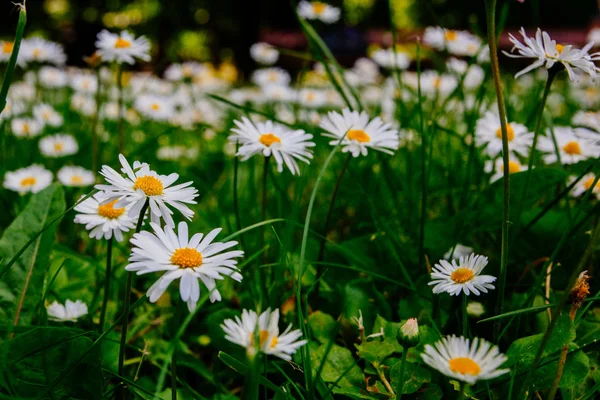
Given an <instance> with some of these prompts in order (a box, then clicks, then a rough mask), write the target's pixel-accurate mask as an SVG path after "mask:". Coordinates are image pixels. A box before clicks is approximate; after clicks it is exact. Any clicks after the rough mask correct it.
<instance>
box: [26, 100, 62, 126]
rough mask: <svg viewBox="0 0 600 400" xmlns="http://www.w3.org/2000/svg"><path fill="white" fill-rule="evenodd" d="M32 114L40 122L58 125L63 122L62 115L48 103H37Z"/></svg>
mask: <svg viewBox="0 0 600 400" xmlns="http://www.w3.org/2000/svg"><path fill="white" fill-rule="evenodd" d="M33 116H34V117H35V118H36V119H37V120H39V121H40V122H41V123H42V124H44V125H48V126H52V127H55V128H56V127H59V126H62V124H63V117H62V115H60V114H59V113H57V112H56V110H55V109H54V108H52V106H50V105H49V104H44V103H41V104H38V105H35V106H34V107H33Z"/></svg>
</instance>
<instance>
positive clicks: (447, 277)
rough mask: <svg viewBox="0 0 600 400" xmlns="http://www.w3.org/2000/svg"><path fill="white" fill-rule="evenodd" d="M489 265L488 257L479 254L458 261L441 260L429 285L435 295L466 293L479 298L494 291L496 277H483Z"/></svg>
mask: <svg viewBox="0 0 600 400" xmlns="http://www.w3.org/2000/svg"><path fill="white" fill-rule="evenodd" d="M487 263H488V258H487V257H485V256H481V255H477V254H471V255H469V256H463V257H460V258H459V259H458V261H457V260H455V259H454V260H452V261H451V262H450V261H447V260H440V261H438V263H437V264H435V266H434V267H433V272H432V273H431V282H429V283H428V285H430V286H433V293H435V294H438V293H444V292H445V293H448V294H450V295H451V296H458V295H459V294H460V293H461V292H464V294H465V295H467V296H468V295H470V294H471V293H473V294H475V295H477V296H479V295H480V294H481V292H483V293H487V292H488V290H489V289H494V285H492V283H493V282H494V281H495V280H496V277H494V276H491V275H481V272H482V271H483V269H484V268H485V266H486V265H487Z"/></svg>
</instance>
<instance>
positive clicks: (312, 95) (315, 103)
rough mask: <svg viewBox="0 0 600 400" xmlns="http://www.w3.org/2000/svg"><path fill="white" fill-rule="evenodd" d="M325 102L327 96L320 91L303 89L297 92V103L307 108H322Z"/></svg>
mask: <svg viewBox="0 0 600 400" xmlns="http://www.w3.org/2000/svg"><path fill="white" fill-rule="evenodd" d="M326 102H327V95H326V94H325V92H324V91H323V90H321V89H311V88H304V89H301V90H300V92H298V103H300V104H301V105H303V106H304V107H308V108H319V107H323V106H324V105H325V103H326Z"/></svg>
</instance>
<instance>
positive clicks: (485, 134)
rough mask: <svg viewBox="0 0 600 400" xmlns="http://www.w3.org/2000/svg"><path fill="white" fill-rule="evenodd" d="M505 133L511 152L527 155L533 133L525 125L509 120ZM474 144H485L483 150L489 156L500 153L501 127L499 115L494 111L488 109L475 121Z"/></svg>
mask: <svg viewBox="0 0 600 400" xmlns="http://www.w3.org/2000/svg"><path fill="white" fill-rule="evenodd" d="M506 133H507V138H508V143H509V149H510V151H511V152H513V153H515V154H520V155H522V156H527V155H529V150H530V148H531V145H532V143H533V133H531V132H529V129H527V127H526V126H525V125H522V124H518V123H516V122H510V123H508V124H507V125H506ZM475 144H477V146H485V152H486V153H487V154H488V155H489V156H490V157H496V156H497V155H498V154H500V153H502V129H501V127H500V117H498V115H497V114H496V113H494V112H491V111H488V112H487V113H485V115H484V116H483V117H482V118H480V119H479V120H478V121H477V125H476V127H475Z"/></svg>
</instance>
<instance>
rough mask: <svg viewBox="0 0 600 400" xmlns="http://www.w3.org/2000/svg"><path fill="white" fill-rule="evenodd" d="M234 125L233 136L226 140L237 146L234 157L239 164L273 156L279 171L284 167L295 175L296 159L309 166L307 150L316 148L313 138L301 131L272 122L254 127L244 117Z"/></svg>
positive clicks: (309, 156)
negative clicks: (252, 159) (256, 157)
mask: <svg viewBox="0 0 600 400" xmlns="http://www.w3.org/2000/svg"><path fill="white" fill-rule="evenodd" d="M234 124H235V125H236V128H233V129H232V130H231V131H232V132H233V133H232V134H231V135H230V136H229V141H230V142H231V143H235V142H239V143H240V147H239V149H238V152H237V154H236V156H239V157H241V159H242V161H246V160H248V159H249V158H250V157H252V156H253V155H255V154H259V153H261V154H262V155H263V156H265V157H269V156H273V158H274V159H275V162H277V170H278V171H279V172H282V171H283V165H284V164H285V165H286V166H287V167H288V168H289V169H290V171H291V172H292V175H295V174H300V168H299V167H298V162H297V161H296V159H298V160H300V161H303V162H305V163H307V164H309V163H310V159H312V157H313V155H312V152H311V150H310V149H309V148H310V147H314V146H315V144H314V143H313V142H311V139H312V137H313V136H312V135H311V134H308V133H306V132H304V131H303V130H302V129H297V130H290V129H288V128H286V127H284V126H282V125H279V124H276V123H274V122H272V121H266V122H259V123H257V124H254V123H252V121H250V120H249V119H248V118H245V117H244V118H242V120H241V121H238V120H236V121H234Z"/></svg>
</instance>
